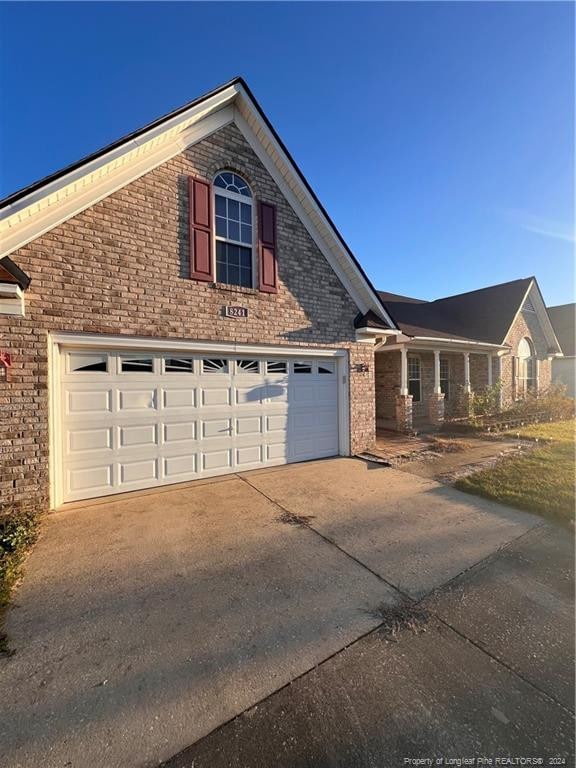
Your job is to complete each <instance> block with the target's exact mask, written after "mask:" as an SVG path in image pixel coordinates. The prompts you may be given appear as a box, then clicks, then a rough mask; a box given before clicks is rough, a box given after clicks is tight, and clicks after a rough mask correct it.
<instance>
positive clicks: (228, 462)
mask: <svg viewBox="0 0 576 768" xmlns="http://www.w3.org/2000/svg"><path fill="white" fill-rule="evenodd" d="M231 468H232V449H230V448H228V449H226V450H220V451H205V452H204V453H203V454H202V469H203V470H218V469H231Z"/></svg>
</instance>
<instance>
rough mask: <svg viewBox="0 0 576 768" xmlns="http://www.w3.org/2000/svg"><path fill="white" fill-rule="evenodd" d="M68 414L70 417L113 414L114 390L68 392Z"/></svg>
mask: <svg viewBox="0 0 576 768" xmlns="http://www.w3.org/2000/svg"><path fill="white" fill-rule="evenodd" d="M66 404H67V407H66V413H67V414H69V415H77V416H80V415H83V414H92V415H94V414H104V413H111V412H112V390H111V389H104V390H97V389H89V390H84V391H79V392H74V391H72V392H70V391H69V392H68V397H67V398H66Z"/></svg>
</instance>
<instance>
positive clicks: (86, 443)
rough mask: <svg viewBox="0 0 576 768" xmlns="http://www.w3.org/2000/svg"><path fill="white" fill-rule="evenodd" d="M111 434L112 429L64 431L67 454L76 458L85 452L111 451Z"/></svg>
mask: <svg viewBox="0 0 576 768" xmlns="http://www.w3.org/2000/svg"><path fill="white" fill-rule="evenodd" d="M112 434H113V432H112V427H94V428H92V429H72V430H66V435H67V440H66V443H67V446H68V451H67V452H68V453H69V454H75V455H76V456H78V455H79V454H83V453H85V452H92V451H100V450H107V449H108V450H110V449H112V439H113V438H112Z"/></svg>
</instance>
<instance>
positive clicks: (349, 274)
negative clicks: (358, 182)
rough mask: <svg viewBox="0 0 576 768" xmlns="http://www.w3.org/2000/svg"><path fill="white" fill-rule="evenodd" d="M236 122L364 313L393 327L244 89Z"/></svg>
mask: <svg viewBox="0 0 576 768" xmlns="http://www.w3.org/2000/svg"><path fill="white" fill-rule="evenodd" d="M235 121H236V124H237V125H238V127H239V129H240V130H241V131H242V133H243V134H244V136H245V138H246V140H247V141H248V143H249V144H250V146H251V147H252V149H253V150H254V152H255V153H256V154H257V155H258V157H259V159H260V160H261V162H262V163H263V165H264V166H265V167H266V170H267V171H268V172H269V173H270V175H271V176H272V178H273V179H274V181H275V182H276V183H277V184H278V186H279V187H280V189H281V191H282V193H283V194H284V196H285V197H286V199H287V200H288V202H289V203H290V205H291V206H292V207H293V208H294V210H295V211H296V213H297V214H298V216H299V217H300V219H301V220H302V223H303V224H304V225H305V226H306V229H308V231H309V233H310V235H311V237H312V238H313V239H314V241H315V242H316V244H317V245H318V247H319V248H320V250H321V251H322V253H323V254H324V256H325V257H326V259H327V260H328V263H329V264H330V266H331V267H332V269H333V270H334V271H335V272H336V274H337V275H338V277H339V279H340V280H341V282H342V283H343V285H344V286H345V287H346V289H347V290H348V292H349V293H350V295H351V296H352V298H353V299H354V301H355V302H356V304H357V306H358V308H359V309H360V310H361V311H362V312H367V311H368V310H369V309H371V310H372V311H373V312H375V313H376V314H377V315H378V316H380V317H382V318H383V319H385V320H386V322H388V323H389V324H390V325H391V326H392V327H394V322H393V321H392V318H391V317H390V316H389V315H388V313H387V312H386V310H385V309H384V308H383V307H382V305H381V304H380V303H379V302H378V301H377V299H376V297H375V296H374V294H373V291H372V289H371V288H370V286H369V285H368V284H367V282H366V279H365V277H364V276H363V275H362V273H361V271H360V270H359V269H358V266H357V265H356V264H355V263H354V261H353V260H352V259H351V258H350V256H349V254H348V253H347V252H346V250H345V248H344V247H343V245H342V243H341V240H340V237H339V236H338V235H337V233H336V232H335V231H334V229H333V228H332V226H331V225H330V223H329V222H328V221H327V219H326V217H325V215H324V214H323V212H322V211H321V210H320V208H319V207H318V205H317V203H316V201H315V200H314V198H313V197H312V196H311V195H310V193H309V192H308V190H307V189H306V188H305V186H304V185H303V184H302V182H301V181H300V178H299V175H298V173H297V172H296V169H295V168H294V167H293V165H292V163H291V161H290V160H289V158H288V157H287V156H286V154H285V153H284V151H283V149H282V147H281V146H280V145H279V144H278V142H277V141H276V139H275V137H274V135H273V134H272V132H271V131H270V129H269V128H268V126H267V125H266V124H265V123H264V122H263V120H262V118H261V117H260V115H259V114H258V112H257V111H256V110H255V109H254V107H253V105H252V102H251V100H250V99H249V98H248V97H247V96H246V95H245V93H244V91H243V89H241V90H240V95H239V97H238V99H237V102H236V118H235Z"/></svg>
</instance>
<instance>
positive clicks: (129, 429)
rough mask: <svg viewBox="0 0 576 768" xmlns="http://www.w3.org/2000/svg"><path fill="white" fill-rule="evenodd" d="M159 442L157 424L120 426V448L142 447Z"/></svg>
mask: <svg viewBox="0 0 576 768" xmlns="http://www.w3.org/2000/svg"><path fill="white" fill-rule="evenodd" d="M157 444H158V425H157V424H139V425H133V426H122V427H119V428H118V445H119V447H120V448H132V447H134V448H142V447H144V446H146V447H147V446H155V445H157Z"/></svg>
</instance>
